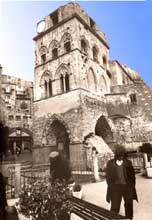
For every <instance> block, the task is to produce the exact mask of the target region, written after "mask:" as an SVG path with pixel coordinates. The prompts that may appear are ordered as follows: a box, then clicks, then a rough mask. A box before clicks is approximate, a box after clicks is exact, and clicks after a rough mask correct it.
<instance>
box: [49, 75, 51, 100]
mask: <svg viewBox="0 0 152 220" xmlns="http://www.w3.org/2000/svg"><path fill="white" fill-rule="evenodd" d="M51 96H52V81H51V80H50V79H49V97H51Z"/></svg>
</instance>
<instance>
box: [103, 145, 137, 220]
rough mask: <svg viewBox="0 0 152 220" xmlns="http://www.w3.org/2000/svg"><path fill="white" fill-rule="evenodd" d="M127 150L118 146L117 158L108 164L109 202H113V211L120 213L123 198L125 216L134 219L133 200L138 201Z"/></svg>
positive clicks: (107, 198) (133, 173) (133, 174)
mask: <svg viewBox="0 0 152 220" xmlns="http://www.w3.org/2000/svg"><path fill="white" fill-rule="evenodd" d="M125 155H126V151H125V148H124V147H123V146H121V145H118V146H117V147H116V150H115V157H114V159H111V160H110V161H108V163H107V169H106V181H107V185H108V188H107V196H106V200H107V202H111V211H112V212H115V213H119V210H120V204H121V200H122V198H123V199H124V206H125V216H126V217H127V218H129V219H131V220H132V219H133V200H134V199H135V200H137V193H136V189H135V172H134V169H133V166H132V163H131V161H130V160H128V159H126V156H125Z"/></svg>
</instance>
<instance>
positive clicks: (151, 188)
mask: <svg viewBox="0 0 152 220" xmlns="http://www.w3.org/2000/svg"><path fill="white" fill-rule="evenodd" d="M106 189H107V185H106V182H105V181H103V182H99V183H89V184H86V185H83V199H84V200H86V201H89V202H91V203H94V204H96V205H98V206H102V207H103V208H106V209H109V208H110V205H109V203H107V202H106V200H105V197H106ZM136 189H137V194H138V200H139V202H138V203H137V202H136V201H134V220H152V179H147V178H145V177H143V176H141V175H139V174H138V175H137V176H136ZM14 202H15V201H14V200H10V201H9V204H10V205H11V204H14ZM120 214H122V215H124V207H123V202H122V206H121V210H120ZM20 220H26V218H24V217H23V216H20ZM74 220H79V218H74Z"/></svg>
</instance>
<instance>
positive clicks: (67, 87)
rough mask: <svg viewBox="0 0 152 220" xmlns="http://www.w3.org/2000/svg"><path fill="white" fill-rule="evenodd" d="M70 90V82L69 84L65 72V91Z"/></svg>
mask: <svg viewBox="0 0 152 220" xmlns="http://www.w3.org/2000/svg"><path fill="white" fill-rule="evenodd" d="M69 90H70V84H69V75H68V73H66V75H65V91H66V92H68V91H69Z"/></svg>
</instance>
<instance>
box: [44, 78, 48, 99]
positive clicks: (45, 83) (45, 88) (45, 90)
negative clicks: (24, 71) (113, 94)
mask: <svg viewBox="0 0 152 220" xmlns="http://www.w3.org/2000/svg"><path fill="white" fill-rule="evenodd" d="M47 87H48V85H47V81H46V80H45V81H44V92H45V97H48V94H47V91H48V89H47Z"/></svg>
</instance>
